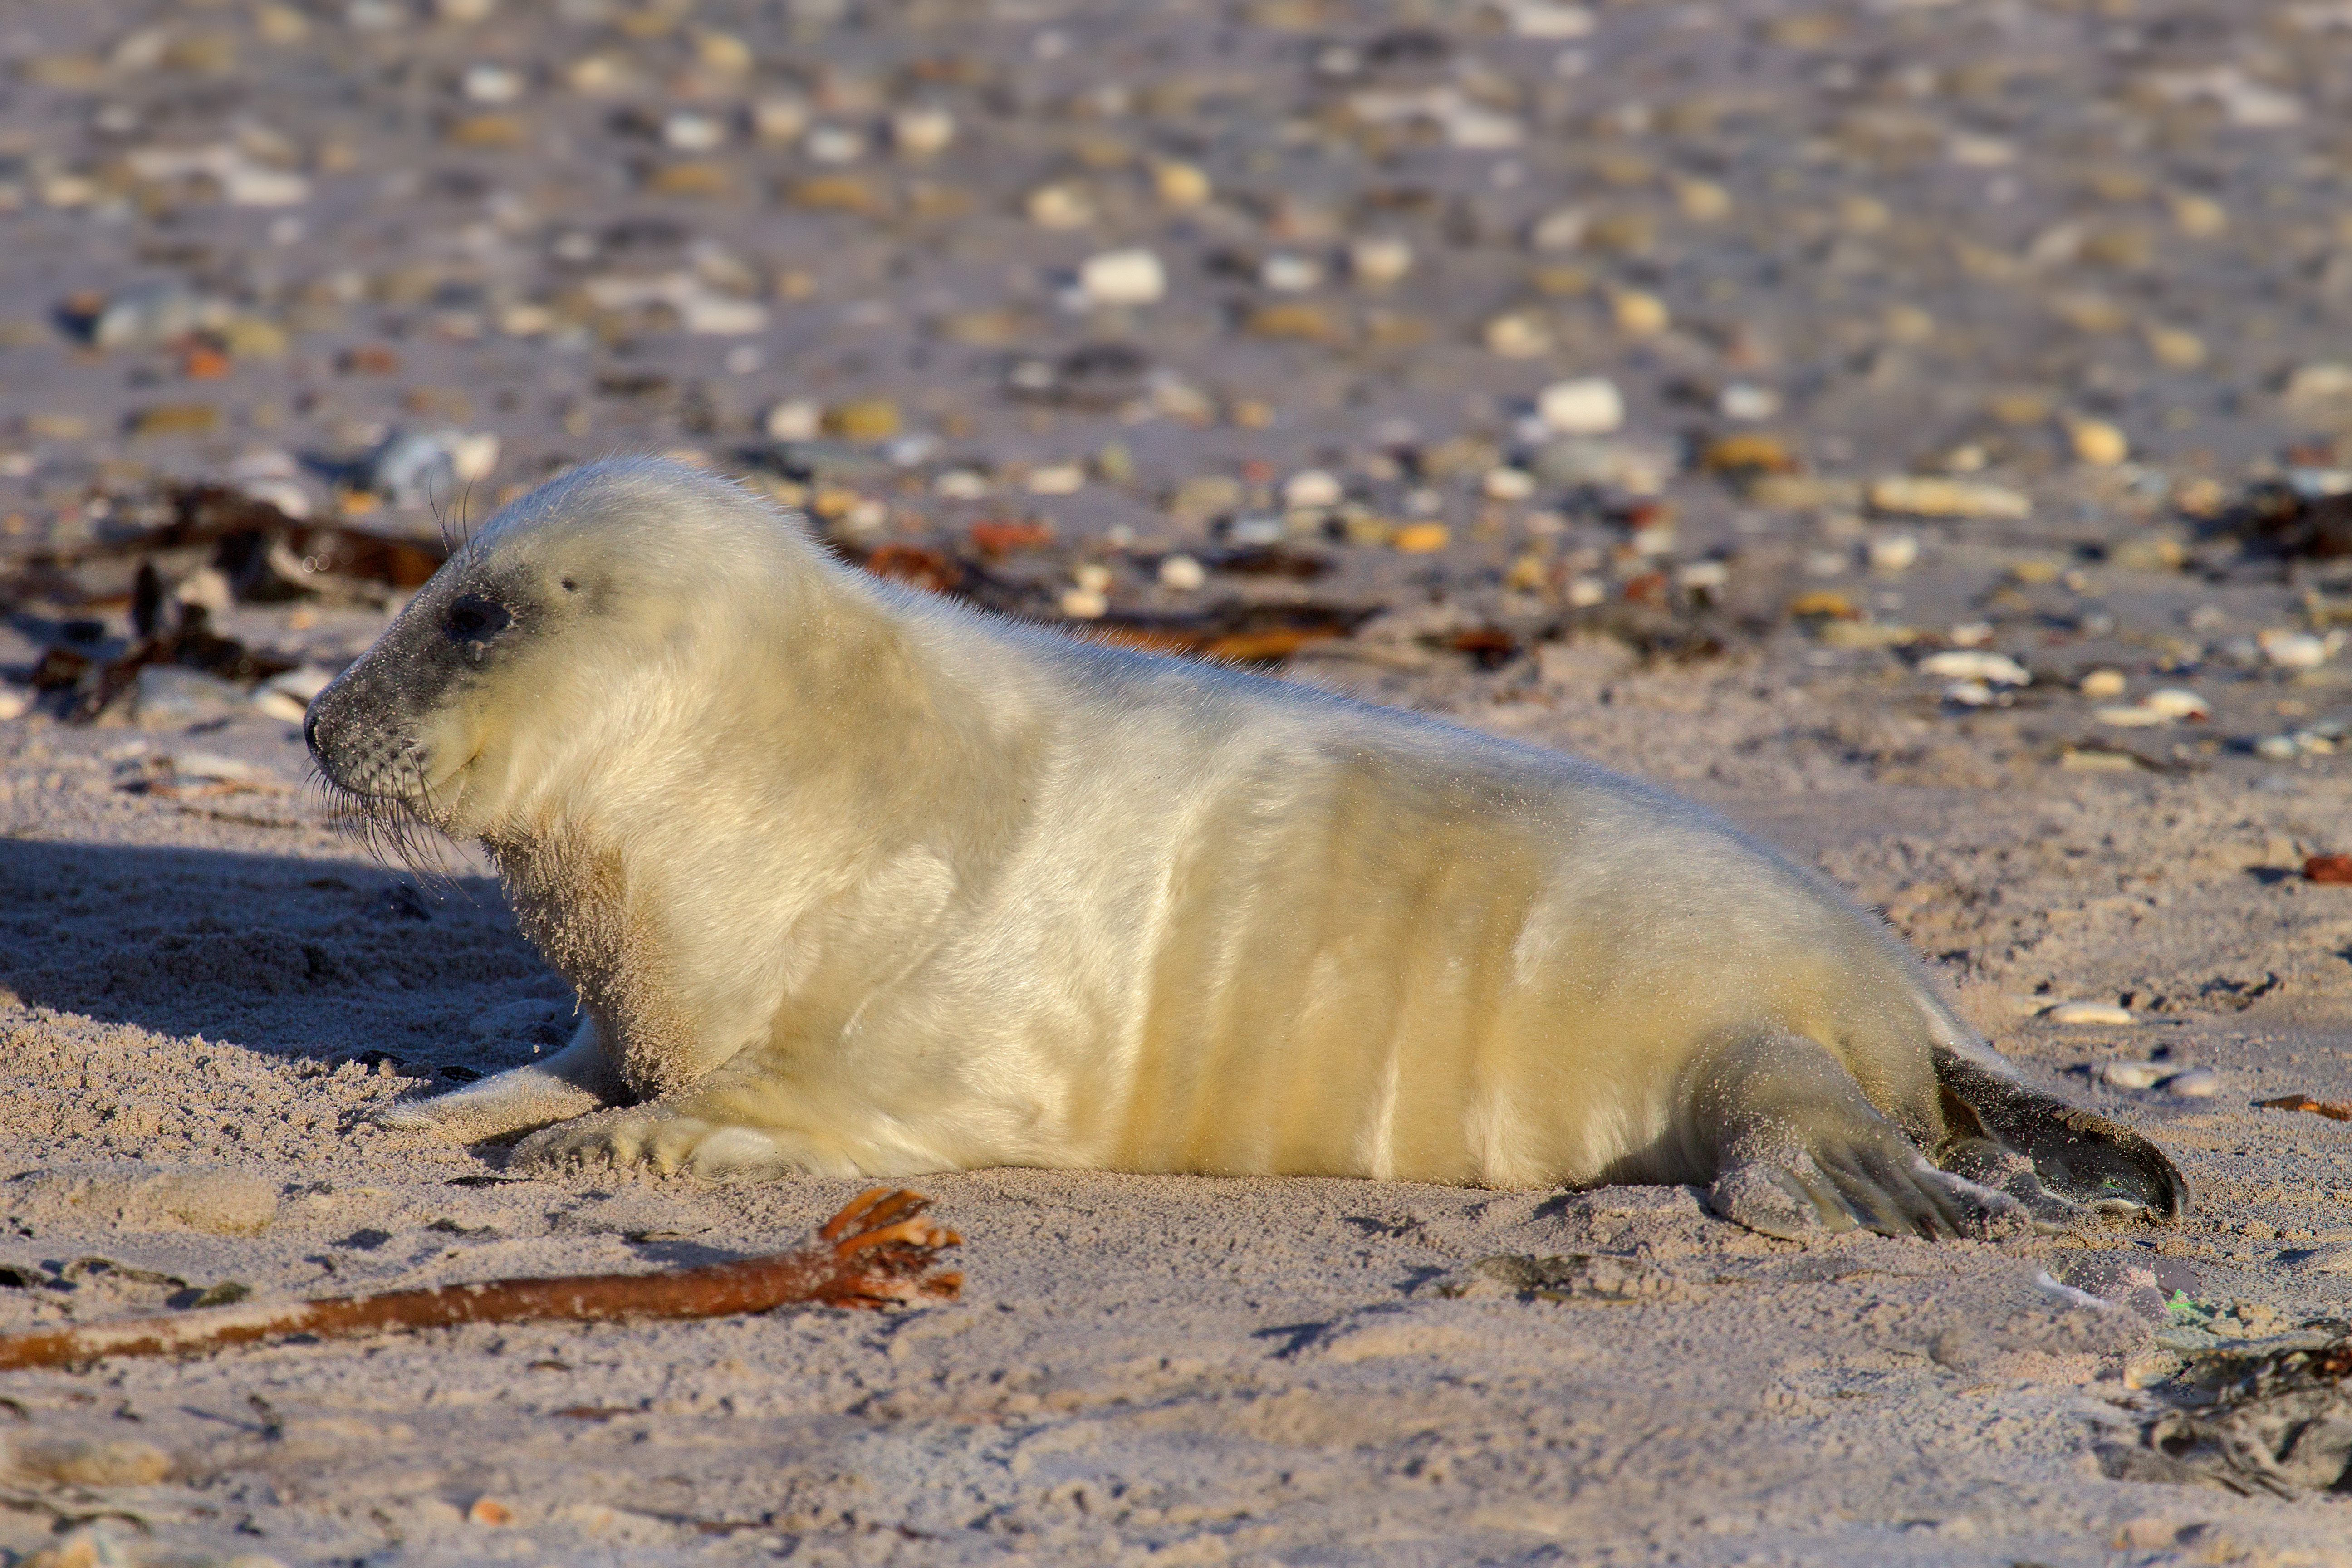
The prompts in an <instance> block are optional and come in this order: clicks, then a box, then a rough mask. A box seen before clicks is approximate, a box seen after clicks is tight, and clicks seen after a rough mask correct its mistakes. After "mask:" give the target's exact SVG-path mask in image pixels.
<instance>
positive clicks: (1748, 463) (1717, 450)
mask: <svg viewBox="0 0 2352 1568" xmlns="http://www.w3.org/2000/svg"><path fill="white" fill-rule="evenodd" d="M1798 466H1799V465H1798V462H1797V459H1796V458H1793V457H1791V456H1790V452H1789V449H1788V447H1784V446H1782V445H1781V444H1780V440H1779V439H1778V438H1777V437H1771V436H1766V435H1761V434H1759V433H1757V432H1754V431H1748V432H1745V433H1743V434H1740V435H1737V436H1718V437H1716V438H1715V439H1714V440H1712V441H1709V442H1708V443H1707V444H1706V447H1704V448H1703V449H1702V450H1701V451H1700V453H1699V455H1698V468H1699V472H1701V473H1704V474H1727V475H1731V476H1734V477H1735V478H1744V479H1753V478H1754V477H1755V476H1757V475H1759V474H1786V473H1791V472H1794V471H1795V470H1796V468H1798Z"/></svg>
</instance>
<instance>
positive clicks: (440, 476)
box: [367, 429, 499, 508]
mask: <svg viewBox="0 0 2352 1568" xmlns="http://www.w3.org/2000/svg"><path fill="white" fill-rule="evenodd" d="M498 466H499V438H498V437H497V436H495V435H492V434H489V433H488V432H483V433H478V434H469V433H467V432H466V431H463V430H455V429H440V430H409V431H402V432H399V433H396V434H394V435H393V436H392V437H388V438H387V439H386V440H385V441H384V443H383V446H381V447H377V448H376V450H375V453H374V455H373V456H372V457H371V458H369V459H368V467H367V489H370V490H372V491H373V492H374V493H375V494H377V495H380V496H383V497H384V498H385V499H387V500H390V501H391V502H392V503H393V504H394V506H399V507H407V508H429V507H435V506H444V507H446V506H449V505H451V504H454V503H455V501H456V500H457V497H458V496H459V495H460V494H461V493H462V492H463V491H464V489H465V488H466V487H467V485H470V484H477V483H479V482H480V481H481V480H483V479H488V478H489V477H490V475H491V474H492V473H493V472H494V471H495V470H496V469H497V468H498Z"/></svg>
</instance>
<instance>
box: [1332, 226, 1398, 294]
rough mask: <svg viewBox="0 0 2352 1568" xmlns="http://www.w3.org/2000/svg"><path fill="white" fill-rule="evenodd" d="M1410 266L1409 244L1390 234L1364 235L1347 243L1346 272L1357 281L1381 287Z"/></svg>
mask: <svg viewBox="0 0 2352 1568" xmlns="http://www.w3.org/2000/svg"><path fill="white" fill-rule="evenodd" d="M1410 272H1412V245H1411V244H1410V243H1409V242H1407V241H1405V240H1402V239H1399V238H1397V237H1395V236H1393V235H1368V236H1366V237H1363V238H1361V239H1359V240H1356V241H1355V242H1354V243H1353V244H1351V245H1349V247H1348V273H1349V277H1351V278H1353V279H1356V281H1357V282H1359V283H1363V284H1367V285H1369V286H1370V287H1372V288H1375V289H1385V288H1387V287H1388V286H1389V285H1391V284H1393V283H1400V282H1402V281H1403V280H1404V279H1405V276H1406V275H1407V274H1408V273H1410Z"/></svg>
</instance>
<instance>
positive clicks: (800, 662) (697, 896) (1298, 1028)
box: [305, 460, 2187, 1237]
mask: <svg viewBox="0 0 2352 1568" xmlns="http://www.w3.org/2000/svg"><path fill="white" fill-rule="evenodd" d="M305 731H306V733H307V736H308V739H309V742H310V751H311V753H312V755H313V757H314V758H315V759H316V762H317V765H318V767H319V769H320V772H321V773H323V774H324V775H325V777H326V779H327V780H328V781H329V782H330V784H331V786H332V787H333V788H334V789H335V790H337V791H339V792H341V794H342V795H344V796H345V797H346V799H347V801H348V803H349V804H350V805H351V807H352V809H354V810H356V811H358V812H359V813H361V814H362V816H364V817H365V818H366V819H368V820H369V821H371V822H372V823H373V824H375V825H376V826H380V827H384V828H387V829H391V830H393V831H394V832H395V833H397V832H400V831H404V830H406V829H407V828H410V827H414V826H420V825H421V826H430V827H431V828H434V829H436V830H438V831H440V832H443V833H446V834H449V835H452V836H455V837H461V838H467V837H470V838H475V839H478V840H479V841H480V842H481V843H482V844H483V845H484V846H485V847H486V848H487V850H488V854H489V856H490V857H491V858H492V860H493V862H494V864H495V865H496V866H497V868H498V870H499V875H500V877H501V878H502V879H503V881H504V883H505V886H506V888H507V889H508V892H509V896H510V898H511V899H512V900H513V904H514V907H515V910H517V913H518V917H519V921H520V925H521V927H522V929H523V931H525V933H526V934H527V935H528V936H529V937H530V939H531V941H533V942H535V943H536V944H537V945H538V947H539V948H540V950H541V952H543V953H545V955H546V957H547V959H548V961H549V962H550V963H551V964H553V965H554V967H555V968H556V969H558V970H560V971H561V972H562V973H563V974H564V975H565V976H566V977H567V978H568V979H569V980H570V981H571V982H572V984H574V985H575V986H577V987H578V990H579V994H580V1001H581V1008H582V1014H583V1017H582V1021H581V1024H580V1026H579V1028H578V1032H577V1034H576V1035H575V1037H573V1038H572V1042H571V1043H570V1044H569V1045H568V1046H567V1047H564V1048H562V1050H560V1051H559V1052H557V1053H555V1054H554V1055H552V1056H551V1058H548V1059H546V1060H545V1061H543V1062H538V1063H533V1064H531V1065H529V1066H525V1067H521V1068H516V1069H514V1070H512V1071H509V1072H504V1073H500V1074H498V1075H496V1076H494V1077H491V1078H488V1079H484V1080H482V1081H480V1082H478V1083H475V1084H472V1085H469V1086H467V1087H466V1088H464V1089H458V1090H457V1091H455V1092H452V1093H448V1094H444V1095H441V1096H439V1097H437V1098H434V1099H429V1100H420V1101H407V1102H402V1103H400V1104H398V1105H396V1106H394V1107H393V1108H391V1109H390V1110H388V1111H387V1112H385V1113H383V1115H382V1116H381V1117H380V1120H381V1121H383V1123H385V1124H387V1125H389V1126H392V1127H394V1128H399V1129H404V1130H406V1131H410V1132H412V1133H415V1134H419V1135H424V1136H429V1137H432V1138H436V1139H439V1140H444V1141H448V1142H476V1141H481V1140H488V1139H496V1138H502V1137H511V1136H513V1135H515V1134H517V1133H522V1132H529V1133H530V1136H529V1137H528V1138H526V1139H525V1140H523V1141H522V1142H520V1144H519V1145H518V1146H517V1147H516V1148H515V1150H514V1151H513V1154H512V1160H513V1162H514V1163H517V1164H519V1165H520V1166H522V1167H525V1168H530V1167H561V1166H563V1165H566V1164H570V1163H581V1162H585V1163H611V1164H614V1165H620V1166H632V1165H644V1166H649V1167H653V1168H655V1169H657V1170H660V1171H663V1172H670V1171H677V1170H685V1171H690V1172H695V1173H701V1174H705V1175H711V1176H746V1175H760V1174H768V1173H787V1172H803V1173H827V1174H838V1175H851V1174H856V1175H863V1176H875V1177H903V1176H910V1175H914V1174H918V1173H923V1172H930V1171H940V1170H955V1169H967V1168H971V1167H976V1166H986V1165H1037V1166H1054V1167H1062V1168H1077V1169H1098V1170H1115V1171H1136V1172H1202V1173H1229V1174H1244V1173H1246V1174H1285V1173H1311V1174H1318V1175H1329V1176H1366V1177H1373V1178H1377V1179H1383V1180H1386V1179H1394V1180H1399V1181H1415V1182H1438V1183H1458V1184H1478V1185H1485V1186H1492V1187H1505V1188H1524V1187H1539V1186H1549V1185H1559V1184H1567V1185H1572V1186H1582V1185H1590V1184H1601V1183H1612V1182H1637V1183H1696V1184H1702V1185H1704V1186H1706V1188H1707V1189H1708V1190H1709V1192H1710V1194H1711V1201H1712V1203H1713V1205H1714V1206H1715V1207H1716V1208H1717V1210H1718V1211H1719V1212H1720V1213H1722V1214H1724V1215H1727V1216H1728V1217H1730V1218H1732V1219H1735V1220H1738V1221H1739V1222H1740V1223H1742V1224H1744V1225H1747V1226H1752V1227H1754V1228H1756V1229H1758V1230H1761V1231H1765V1232H1768V1233H1770V1234H1774V1235H1780V1236H1792V1237H1793V1236H1802V1235H1806V1234H1809V1233H1812V1232H1815V1231H1818V1230H1820V1229H1822V1228H1823V1227H1827V1228H1829V1229H1847V1228H1851V1227H1853V1226H1869V1227H1871V1228H1872V1229H1874V1230H1878V1231H1882V1232H1885V1233H1888V1234H1904V1235H1925V1236H1934V1237H1940V1236H1955V1235H1983V1234H1990V1233H1992V1232H1995V1231H1999V1230H2001V1229H2004V1228H2015V1227H2018V1226H2022V1225H2025V1224H2028V1223H2032V1222H2033V1221H2041V1222H2045V1223H2053V1224H2055V1223H2065V1222H2067V1221H2068V1220H2070V1219H2072V1218H2076V1217H2081V1216H2082V1215H2084V1214H2085V1213H2087V1212H2088V1211H2089V1210H2091V1209H2105V1210H2109V1211H2116V1212H2128V1213H2133V1214H2140V1215H2153V1216H2157V1217H2170V1216H2173V1215H2178V1214H2179V1212H2180V1211H2181V1209H2182V1207H2183V1205H2184V1204H2185V1202H2186V1198H2187V1190H2186V1187H2185V1184H2183V1183H2182V1181H2181V1178H2180V1176H2179V1173H2178V1172H2176V1171H2175V1170H2174V1168H2173V1166H2172V1164H2171V1163H2170V1162H2169V1161H2168V1160H2167V1159H2166V1158H2165V1157H2164V1155H2163V1154H2161V1153H2160V1152H2158V1151H2157V1150H2156V1149H2155V1148H2154V1147H2153V1146H2152V1145H2150V1144H2149V1143H2147V1142H2146V1141H2144V1140H2142V1139H2141V1138H2139V1137H2137V1136H2136V1135H2135V1134H2133V1133H2132V1132H2130V1131H2127V1130H2126V1129H2124V1128H2122V1127H2120V1126H2117V1125H2116V1124H2114V1123H2112V1122H2109V1121H2104V1120H2101V1119H2099V1118H2097V1117H2095V1116H2092V1115H2090V1114H2088V1113H2086V1112H2084V1111H2082V1110H2076V1109H2074V1108H2073V1107H2070V1106H2067V1105H2065V1104H2064V1103H2063V1102H2061V1101H2059V1100H2054V1099H2052V1098H2051V1097H2049V1096H2047V1095H2044V1094H2042V1093H2040V1092H2038V1091H2036V1090H2034V1089H2031V1088H2029V1087H2028V1086H2026V1085H2025V1084H2024V1083H2023V1082H2022V1081H2021V1079H2019V1078H2018V1076H2017V1075H2016V1073H2015V1072H2014V1070H2013V1069H2012V1068H2010V1066H2009V1065H2008V1064H2007V1063H2006V1062H2005V1061H2004V1060H2003V1059H2002V1058H2000V1056H1999V1055H1997V1054H1996V1053H1995V1052H1994V1051H1993V1050H1992V1049H1991V1048H1990V1047H1989V1046H1988V1045H1986V1044H1985V1042H1984V1041H1982V1040H1981V1039H1979V1037H1977V1036H1976V1035H1974V1034H1973V1033H1972V1032H1971V1031H1970V1030H1969V1029H1968V1028H1967V1027H1966V1026H1964V1025H1963V1024H1962V1023H1960V1021H1959V1020H1958V1017H1957V1016H1955V1015H1954V1014H1953V1012H1952V1010H1951V1009H1950V1008H1949V1007H1948V1005H1946V1004H1945V1002H1944V1001H1943V1000H1941V999H1940V997H1939V996H1938V995H1937V991H1936V989H1935V987H1934V986H1933V985H1932V984H1930V983H1929V982H1928V980H1927V976H1926V975H1925V973H1924V972H1923V971H1922V970H1921V969H1920V967H1919V966H1918V964H1917V963H1916V962H1915V961H1914V960H1913V959H1912V957H1911V956H1910V955H1909V954H1908V953H1907V952H1906V951H1905V950H1904V949H1903V948H1902V947H1901V945H1900V944H1899V943H1897V942H1895V940H1894V938H1893V937H1892V936H1891V935H1890V934H1889V932H1888V931H1886V930H1885V927H1884V925H1883V924H1882V923H1881V922H1880V921H1877V920H1876V919H1874V918H1873V917H1871V916H1869V915H1867V914H1865V913H1864V912H1863V911H1862V910H1860V909H1858V908H1857V907H1856V906H1855V905H1854V904H1853V901H1852V900H1849V899H1848V898H1847V897H1845V896H1844V895H1843V893H1841V892H1840V891H1838V890H1837V889H1835V888H1833V887H1832V886H1831V885H1830V884H1828V883H1827V882H1826V881H1824V880H1823V879H1821V878H1819V877H1817V876H1814V875H1813V874H1811V873H1810V872H1808V871H1805V870H1802V869H1800V868H1797V867H1796V866H1794V865H1792V864H1790V862H1789V861H1787V860H1785V859H1783V858H1781V857H1780V856H1779V855H1778V854H1776V853H1774V852H1773V851H1772V850H1770V849H1769V848H1767V847H1764V846H1762V845H1760V844H1759V843H1757V842H1755V841H1754V840H1752V839H1749V838H1748V837H1745V836H1743V835H1742V834H1740V833H1739V832H1738V831H1737V830H1736V829H1734V828H1733V827H1731V826H1729V825H1728V824H1727V823H1725V822H1724V821H1722V820H1720V819H1719V818H1717V817H1716V816H1713V815H1711V814H1709V813H1708V812H1706V811H1705V810H1702V809H1700V808H1699V807H1697V806H1696V805H1690V804H1688V803H1686V802H1684V801H1680V800H1677V799H1675V798H1674V797H1672V796H1670V795H1665V794H1663V793H1661V792H1660V791H1658V790H1655V789H1654V788H1651V787H1650V786H1648V785H1646V784H1640V783H1637V782H1635V781H1633V780H1631V779H1628V778H1624V777H1621V776H1619V775H1617V774H1614V773H1609V772H1606V771H1604V770H1603V769H1601V768H1599V767H1596V766H1593V765H1591V764H1590V763H1583V762H1579V761H1576V760H1574V759H1571V758H1569V757H1566V756H1563V755H1559V754H1558V753H1555V752H1548V751H1544V750H1540V749H1538V748H1535V747H1530V746H1525V745H1517V744H1513V743H1511V742H1506V741H1502V740H1497V739H1494V738H1492V737H1489V736H1485V735H1480V734H1475V733H1473V732H1470V731H1465V730H1461V729H1457V728H1454V727H1453V726H1450V725H1447V724H1444V723H1439V722H1435V721H1431V720H1428V719H1424V718H1421V717H1417V716H1414V715H1411V714H1407V713H1403V712H1399V711H1394V710H1388V709H1383V708H1379V707H1375V706H1370V705H1368V704H1365V703H1361V702H1357V701H1351V700H1346V699H1343V698H1340V697H1337V696H1332V695H1329V694H1327V693H1323V692H1319V691H1316V690H1313V689H1307V688H1305V687H1301V686H1297V685H1293V684H1289V683H1286V682H1282V681H1278V680H1273V679H1265V678H1263V677H1260V676H1257V675H1255V674H1250V673H1246V672H1244V671H1242V670H1238V669H1233V668H1220V667H1217V666H1214V665H1210V664H1202V663H1197V662H1191V661H1186V660H1180V659H1175V658H1160V657H1155V656H1152V655H1149V654H1144V653H1139V652H1135V651H1132V650H1129V649H1123V648H1118V647H1110V646H1106V645H1104V644H1100V643H1095V642H1088V641H1086V640H1082V639H1079V638H1075V637H1066V636H1063V635H1060V634H1058V633H1055V632H1053V631H1050V630H1046V629H1044V628H1041V627H1036V626H1025V625H1022V624H1018V623H1016V622H1013V621H1010V620H1006V619H1003V618H999V617H995V616H989V615H986V614H982V613H979V612H976V611H974V610H971V609H970V608H967V607H963V606H961V605H956V604H953V603H951V602H949V601H947V600H945V599H940V598H937V597H932V596H929V595H922V594H919V593H917V592H914V591H912V590H908V589H902V588H900V587H898V586H895V585H892V584H887V583H884V582H881V581H877V580H876V579H874V578H872V577H869V576H867V575H866V574H862V573H860V572H857V571H856V570H854V569H853V568H851V567H848V566H846V565H844V564H842V563H839V562H837V561H835V560H834V559H833V558H832V557H831V556H830V555H829V554H828V553H827V552H825V551H824V549H823V548H822V547H821V546H820V545H819V544H818V543H817V542H815V541H814V540H813V539H812V538H811V537H810V536H809V535H808V534H807V533H806V532H805V531H803V528H802V527H801V526H800V525H799V523H798V522H797V521H795V520H794V519H793V518H791V517H790V516H788V515H787V514H785V513H784V512H782V511H781V510H778V509H777V508H776V507H774V506H773V505H772V504H770V503H769V502H767V501H766V500H763V499H761V498H757V497H755V496H753V495H751V493H749V492H747V491H745V490H744V489H740V488H739V487H737V486H735V485H733V484H730V483H729V482H726V481H724V480H721V479H716V478H713V477H710V476H709V475H706V474H703V473H700V472H698V471H696V470H694V469H691V468H683V467H679V466H677V465H674V464H668V463H663V462H657V461H650V460H615V461H607V462H600V463H593V464H590V465H588V466H586V467H583V468H578V469H575V470H573V471H572V472H570V473H568V474H566V475H563V476H562V477H560V478H558V479H554V480H552V481H551V482H550V483H548V484H546V485H544V486H542V487H541V488H540V489H537V490H535V491H533V492H532V493H530V495H528V496H525V497H523V498H522V499H520V500H517V501H515V502H514V503H513V504H511V505H510V506H508V507H507V508H505V509H504V510H501V511H500V512H499V514H498V515H497V516H496V517H495V518H493V519H492V520H491V521H490V522H489V523H488V526H487V527H485V528H484V529H483V530H482V531H481V532H480V533H479V534H478V536H477V537H475V538H474V539H473V540H471V541H470V542H468V543H467V544H466V545H465V547H464V548H463V549H462V550H460V551H459V552H457V554H456V555H455V556H454V557H453V558H452V559H451V560H450V561H449V562H448V563H447V564H446V565H445V566H444V567H443V568H442V569H441V570H440V572H439V573H438V574H436V576H435V577H434V578H433V580H432V581H431V582H430V583H428V584H426V585H425V588H424V589H423V590H422V591H420V592H419V593H418V594H417V595H416V596H415V599H414V600H413V601H412V602H411V603H410V604H409V605H407V606H406V607H405V608H404V609H403V610H402V611H401V613H400V614H399V615H398V616H396V617H395V618H394V621H393V622H392V624H391V626H389V627H388V628H387V629H386V630H385V632H384V633H383V637H382V639H381V640H380V641H378V642H377V643H376V644H375V645H374V646H373V647H372V648H371V649H369V651H368V652H367V653H366V654H365V655H364V656H362V658H360V659H359V660H358V661H357V662H355V663H354V664H352V666H351V668H348V669H347V670H345V671H344V672H343V674H342V675H341V677H340V678H339V679H337V680H336V681H335V682H334V683H333V684H332V685H331V686H329V687H328V688H327V689H325V690H324V691H322V692H320V694H319V697H318V699H317V700H316V701H314V702H313V703H312V704H311V707H310V713H309V717H308V720H307V721H306V724H305Z"/></svg>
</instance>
